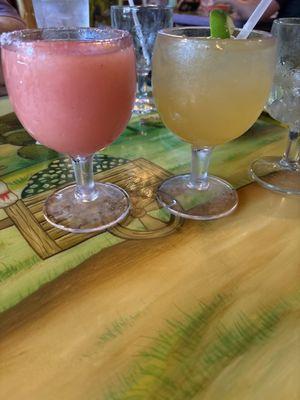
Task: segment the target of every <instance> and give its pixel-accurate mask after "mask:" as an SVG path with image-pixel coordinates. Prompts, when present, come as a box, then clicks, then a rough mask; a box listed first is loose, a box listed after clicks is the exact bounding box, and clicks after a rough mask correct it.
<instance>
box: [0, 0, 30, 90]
mask: <svg viewBox="0 0 300 400" xmlns="http://www.w3.org/2000/svg"><path fill="white" fill-rule="evenodd" d="M24 28H26V24H25V22H24V21H23V20H22V19H21V18H20V17H19V15H18V13H17V11H16V9H15V8H14V7H13V6H11V5H10V4H9V3H8V2H7V1H6V0H0V34H1V33H3V32H10V31H16V30H19V29H24ZM3 85H4V78H3V73H2V68H1V55H0V95H4V94H6V89H5V87H4V86H3Z"/></svg>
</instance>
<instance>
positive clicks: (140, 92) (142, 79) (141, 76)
mask: <svg viewBox="0 0 300 400" xmlns="http://www.w3.org/2000/svg"><path fill="white" fill-rule="evenodd" d="M147 77H148V73H145V72H141V73H138V74H137V97H139V98H144V97H148V85H147Z"/></svg>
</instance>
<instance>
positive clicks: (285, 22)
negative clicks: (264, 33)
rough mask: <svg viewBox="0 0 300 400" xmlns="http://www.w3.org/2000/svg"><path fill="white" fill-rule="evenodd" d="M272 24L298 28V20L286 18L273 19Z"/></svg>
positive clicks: (299, 24) (299, 19)
mask: <svg viewBox="0 0 300 400" xmlns="http://www.w3.org/2000/svg"><path fill="white" fill-rule="evenodd" d="M273 24H275V25H287V26H300V18H297V17H288V18H278V19H274V21H273Z"/></svg>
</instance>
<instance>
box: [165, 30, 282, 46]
mask: <svg viewBox="0 0 300 400" xmlns="http://www.w3.org/2000/svg"><path fill="white" fill-rule="evenodd" d="M188 30H190V31H193V30H195V31H197V30H198V31H206V32H207V31H209V27H208V26H183V27H174V28H167V29H161V30H160V31H158V35H159V36H165V37H170V38H173V39H179V40H183V39H189V40H190V39H193V40H198V41H201V42H202V41H203V42H208V43H209V42H212V41H218V42H222V43H223V42H224V43H229V42H230V43H234V42H235V43H241V42H245V43H246V42H261V41H265V40H270V41H271V42H272V41H275V40H276V38H275V37H274V35H272V34H271V33H269V32H265V31H259V30H253V31H252V33H254V34H258V37H250V38H248V39H237V38H234V39H232V38H228V39H220V38H211V37H209V36H207V37H204V36H200V35H199V36H187V35H180V34H175V33H174V32H180V31H188ZM240 30H241V29H238V28H235V29H234V31H235V32H236V33H238V32H240Z"/></svg>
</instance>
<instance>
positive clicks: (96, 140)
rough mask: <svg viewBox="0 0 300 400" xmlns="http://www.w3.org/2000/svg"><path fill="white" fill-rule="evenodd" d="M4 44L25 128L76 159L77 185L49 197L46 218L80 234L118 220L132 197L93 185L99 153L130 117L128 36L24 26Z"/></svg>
mask: <svg viewBox="0 0 300 400" xmlns="http://www.w3.org/2000/svg"><path fill="white" fill-rule="evenodd" d="M1 45H2V62H3V68H4V77H5V81H6V84H7V88H8V93H9V98H10V101H11V103H12V106H13V108H14V111H15V112H16V114H17V116H18V118H19V120H20V121H21V123H22V125H23V126H24V127H25V129H26V130H27V131H28V132H29V133H30V135H32V136H33V137H34V138H35V139H36V140H38V141H39V142H40V143H41V144H44V145H45V146H48V147H49V148H51V149H54V150H56V151H58V152H63V153H67V154H68V155H69V156H70V157H71V159H72V164H73V167H74V173H75V179H76V185H72V186H68V187H65V188H63V189H60V190H58V191H57V192H55V193H53V194H52V195H51V196H50V197H49V198H48V199H47V200H46V204H45V207H44V215H45V218H46V220H47V221H48V222H49V223H50V224H52V225H54V226H56V227H58V228H60V229H63V230H66V231H69V232H74V233H83V232H93V231H102V230H104V229H107V228H109V227H111V226H113V225H115V224H117V223H118V222H120V221H121V220H122V219H123V218H125V217H126V215H127V214H128V211H129V199H128V195H127V194H126V192H125V191H124V190H123V189H121V188H119V187H118V186H116V185H113V184H110V183H106V182H105V183H98V182H97V183H95V182H94V179H93V154H94V152H96V151H97V150H100V149H103V148H104V147H106V146H108V145H109V144H110V143H112V142H113V141H114V140H115V139H116V138H117V137H118V136H119V135H120V133H121V132H122V131H123V130H124V128H125V126H126V124H127V122H128V120H129V118H130V116H131V110H132V105H133V102H134V95H135V86H136V76H135V56H134V49H133V45H132V39H131V37H130V35H129V33H128V32H124V31H118V30H113V29H106V30H101V29H95V28H93V29H92V28H81V29H36V30H24V31H17V32H11V33H5V34H3V35H2V36H1ZM54 172H55V171H54ZM54 172H53V173H54ZM51 173H52V172H51V171H49V174H51ZM50 176H51V175H50ZM51 178H52V180H53V176H52V177H51ZM58 183H59V182H58Z"/></svg>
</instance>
